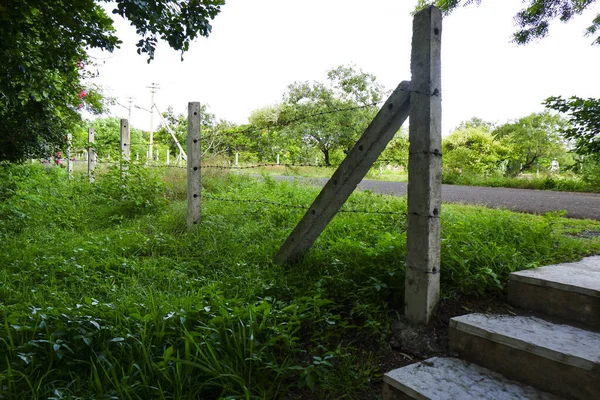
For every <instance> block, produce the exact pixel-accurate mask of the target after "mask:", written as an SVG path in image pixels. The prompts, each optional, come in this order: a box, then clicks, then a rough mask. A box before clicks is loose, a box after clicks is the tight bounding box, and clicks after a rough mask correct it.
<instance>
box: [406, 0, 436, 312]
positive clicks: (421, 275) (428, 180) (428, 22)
mask: <svg viewBox="0 0 600 400" xmlns="http://www.w3.org/2000/svg"><path fill="white" fill-rule="evenodd" d="M441 35H442V14H441V12H440V10H439V9H437V8H436V7H433V6H430V7H427V8H426V9H424V10H422V11H420V12H418V13H417V14H415V17H414V20H413V37H412V55H411V72H412V79H411V84H412V93H411V95H410V127H409V142H410V145H409V161H408V217H407V240H406V245H407V250H408V252H407V257H406V278H405V285H404V287H405V296H404V298H405V308H404V314H405V317H406V318H407V319H408V320H409V321H410V322H412V323H417V324H427V323H429V321H430V319H431V317H432V315H433V313H434V311H435V309H436V306H437V304H438V301H439V292H440V210H441V191H442V153H441V145H442V135H441V123H442V101H441Z"/></svg>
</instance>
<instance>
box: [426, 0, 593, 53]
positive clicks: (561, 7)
mask: <svg viewBox="0 0 600 400" xmlns="http://www.w3.org/2000/svg"><path fill="white" fill-rule="evenodd" d="M524 1H525V0H524ZM595 2H596V0H529V4H528V5H527V7H526V8H524V9H523V10H521V11H519V12H518V13H517V15H516V16H515V21H516V23H517V25H518V26H519V28H520V30H518V31H517V32H515V33H514V35H513V41H514V42H516V43H519V44H526V43H529V42H531V41H533V40H536V39H541V38H543V37H545V36H546V35H547V34H548V28H549V26H550V21H552V20H554V19H559V20H560V21H561V22H568V21H570V20H571V19H572V18H573V17H575V16H577V15H580V14H582V13H583V12H584V11H585V10H587V9H589V8H591V6H592V5H593V4H594V3H595ZM473 3H476V4H479V3H481V0H419V2H418V4H417V10H420V9H423V8H425V7H427V6H428V5H431V4H433V5H436V6H437V7H439V8H440V9H441V10H442V11H444V12H446V13H450V12H452V10H454V9H455V8H457V7H460V6H467V5H470V4H473ZM599 28H600V14H599V15H597V16H596V17H595V18H594V19H593V20H592V24H591V25H590V26H589V27H588V28H587V30H586V33H585V34H586V36H594V35H595V34H596V33H597V32H598V29H599ZM594 44H600V36H598V37H596V38H595V39H594Z"/></svg>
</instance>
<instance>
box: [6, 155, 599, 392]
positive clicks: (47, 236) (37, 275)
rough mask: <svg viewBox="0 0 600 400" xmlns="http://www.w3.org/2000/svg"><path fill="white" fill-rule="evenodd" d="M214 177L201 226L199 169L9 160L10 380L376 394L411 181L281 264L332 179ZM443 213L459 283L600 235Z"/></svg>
mask: <svg viewBox="0 0 600 400" xmlns="http://www.w3.org/2000/svg"><path fill="white" fill-rule="evenodd" d="M203 179H204V181H203V186H204V192H203V194H204V207H203V219H202V223H201V224H200V225H199V226H198V227H197V228H195V229H193V230H188V229H187V228H186V223H185V218H186V205H185V187H186V184H185V170H181V169H176V168H165V169H144V168H141V167H135V166H132V167H131V168H130V173H129V175H128V177H127V178H126V179H125V180H123V179H122V177H121V174H120V172H119V171H118V170H116V169H114V170H112V169H109V170H108V172H107V173H105V174H104V175H101V176H99V177H98V179H97V181H96V182H95V184H93V185H90V184H88V183H87V182H86V179H85V177H84V176H79V175H76V176H75V179H73V180H69V179H67V176H66V174H65V171H64V170H62V169H59V168H51V169H48V170H44V169H43V168H42V167H40V166H37V165H24V166H8V165H2V166H0V265H1V270H0V322H1V323H2V325H1V326H2V331H1V332H0V348H1V354H3V357H2V359H0V397H3V398H11V399H50V398H51V399H67V398H68V399H79V398H81V399H83V398H106V399H109V398H119V399H150V398H157V399H198V398H203V399H204V398H206V399H211V398H214V399H216V398H240V399H255V398H256V399H258V398H261V399H267V398H269V399H270V398H331V399H338V398H357V399H359V398H360V399H362V398H377V396H378V395H379V388H380V386H378V385H379V383H380V381H381V374H382V373H383V372H385V371H381V370H380V362H379V361H380V357H381V355H382V354H383V353H386V352H389V345H388V344H387V341H386V339H387V337H388V335H389V333H390V324H391V322H392V321H393V320H394V318H395V317H396V315H397V313H399V312H401V310H402V304H403V298H402V295H403V280H404V269H405V264H404V259H405V256H406V249H405V241H406V230H405V228H406V201H405V199H404V198H393V197H388V196H382V195H375V194H372V193H369V192H365V193H356V194H354V195H352V197H351V198H350V201H349V202H348V204H346V205H345V206H344V210H346V211H359V212H345V213H341V214H339V215H338V216H337V217H336V218H335V219H334V221H333V222H332V223H331V224H330V226H329V227H328V228H327V229H326V231H325V232H324V233H323V235H322V236H321V237H320V238H319V240H318V241H317V242H316V243H315V245H314V246H313V248H312V249H311V251H310V252H309V254H308V255H307V257H306V258H305V259H304V260H303V261H302V263H300V264H298V265H295V266H290V267H282V266H278V265H275V264H273V263H272V261H271V260H272V257H273V255H274V253H275V252H276V251H277V250H278V248H279V246H280V245H281V244H282V243H283V241H284V240H285V238H286V237H287V235H288V234H289V232H290V231H291V229H292V228H293V227H294V226H295V224H296V223H297V222H298V220H299V219H300V218H301V217H302V215H303V209H302V208H300V206H308V205H309V204H310V202H311V201H312V199H313V198H314V197H315V196H316V194H317V193H318V189H316V188H313V187H305V186H300V184H298V183H288V182H281V183H278V182H275V181H274V180H272V179H270V178H269V176H268V175H267V174H264V175H263V176H262V178H261V179H260V181H257V180H256V179H254V178H251V177H249V176H248V175H242V174H226V173H221V172H219V171H215V172H213V173H211V174H205V175H204V177H203ZM238 200H244V202H239V201H238ZM261 201H267V202H275V203H282V204H286V205H289V206H290V207H287V206H286V207H281V206H274V205H273V204H269V203H267V202H261ZM292 206H295V207H292ZM372 211H390V212H394V214H376V213H372ZM441 218H442V236H443V241H442V268H441V274H442V275H441V276H442V295H443V297H444V299H445V301H451V300H454V299H457V298H460V297H461V296H466V295H469V296H472V295H475V296H481V297H483V296H488V295H493V294H498V293H500V294H501V293H503V291H504V286H505V284H506V280H507V276H508V274H509V273H510V272H512V271H515V270H519V269H524V268H534V267H537V266H540V265H544V264H549V263H553V262H558V261H566V260H575V259H578V258H580V257H582V256H584V255H586V254H592V253H597V252H599V250H600V241H599V240H598V239H597V238H594V237H593V236H594V235H588V233H589V232H598V231H600V223H598V222H593V221H579V220H569V219H565V218H562V217H561V216H560V215H559V214H549V215H546V216H533V215H524V214H517V213H512V212H509V211H503V210H488V209H485V208H481V207H469V206H458V205H445V206H444V208H443V210H442V215H441Z"/></svg>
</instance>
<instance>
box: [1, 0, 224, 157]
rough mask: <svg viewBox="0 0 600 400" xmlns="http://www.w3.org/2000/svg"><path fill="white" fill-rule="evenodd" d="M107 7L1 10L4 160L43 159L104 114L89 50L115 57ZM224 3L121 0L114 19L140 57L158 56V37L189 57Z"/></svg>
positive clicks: (96, 3)
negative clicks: (89, 115)
mask: <svg viewBox="0 0 600 400" xmlns="http://www.w3.org/2000/svg"><path fill="white" fill-rule="evenodd" d="M102 3H108V0H70V1H66V0H29V1H20V0H8V1H4V2H2V3H0V60H2V62H0V77H1V79H0V120H2V128H0V161H2V160H9V161H19V160H23V159H25V158H28V157H33V156H41V155H43V153H44V148H45V147H48V146H52V145H61V144H62V143H63V137H64V135H65V133H66V132H68V131H72V130H73V129H74V128H75V127H76V126H77V124H78V123H79V122H80V121H81V117H80V115H79V113H78V110H79V109H80V108H83V107H88V108H89V110H90V111H94V112H99V111H101V110H102V103H101V102H100V101H99V100H100V97H99V95H98V91H97V90H94V88H93V87H90V85H89V84H88V83H87V81H86V79H88V78H90V77H92V74H91V73H90V72H89V70H90V69H89V65H90V62H89V58H88V56H87V53H86V51H87V50H88V49H90V48H98V49H103V50H107V51H113V50H114V49H115V48H116V47H118V46H119V44H120V41H119V39H118V38H117V37H116V36H115V34H114V33H115V30H114V28H113V22H112V20H111V18H110V17H109V16H108V15H107V14H106V12H105V11H104V9H103V8H102V6H101V4H102ZM223 3H224V0H156V1H132V0H116V1H115V2H114V4H115V7H116V8H115V10H114V11H113V13H115V14H118V15H120V16H122V17H125V18H127V19H129V20H130V21H131V23H132V25H134V26H135V27H136V30H137V33H138V34H139V35H140V36H141V39H140V41H139V42H138V53H145V54H147V55H148V59H149V60H151V59H152V58H153V57H154V49H155V46H156V43H157V41H158V38H161V39H164V40H166V41H167V42H168V43H169V45H170V46H171V47H173V48H174V49H176V50H181V51H182V52H184V51H186V50H187V49H188V48H189V43H190V41H191V40H193V39H194V38H195V37H197V36H198V35H202V36H206V35H208V33H209V32H210V29H211V27H210V24H209V21H210V20H211V19H212V18H214V17H215V16H216V15H217V14H218V12H219V11H220V7H221V5H222V4H223Z"/></svg>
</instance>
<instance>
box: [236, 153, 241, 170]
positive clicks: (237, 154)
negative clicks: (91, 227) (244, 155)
mask: <svg viewBox="0 0 600 400" xmlns="http://www.w3.org/2000/svg"><path fill="white" fill-rule="evenodd" d="M239 155H240V153H235V166H236V167H237V166H238V161H239Z"/></svg>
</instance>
